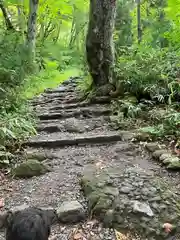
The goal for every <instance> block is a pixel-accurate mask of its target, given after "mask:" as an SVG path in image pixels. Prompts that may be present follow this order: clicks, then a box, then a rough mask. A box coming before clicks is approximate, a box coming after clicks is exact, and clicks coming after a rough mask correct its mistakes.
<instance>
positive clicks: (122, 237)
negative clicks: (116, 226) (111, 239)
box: [114, 230, 128, 240]
mask: <svg viewBox="0 0 180 240" xmlns="http://www.w3.org/2000/svg"><path fill="white" fill-rule="evenodd" d="M114 231H115V236H116V240H128V239H127V237H126V236H125V235H124V234H122V233H120V232H118V231H117V230H114Z"/></svg>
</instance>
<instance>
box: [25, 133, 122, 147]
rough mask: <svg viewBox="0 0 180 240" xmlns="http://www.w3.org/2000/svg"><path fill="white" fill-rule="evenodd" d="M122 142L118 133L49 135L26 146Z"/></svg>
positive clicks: (36, 137)
mask: <svg viewBox="0 0 180 240" xmlns="http://www.w3.org/2000/svg"><path fill="white" fill-rule="evenodd" d="M120 140H122V136H121V134H119V133H118V132H117V131H109V132H103V133H102V132H91V133H86V134H62V133H61V134H57V133H52V134H47V135H40V136H39V135H37V136H35V137H33V138H31V139H30V140H29V141H28V142H26V143H25V144H24V145H26V146H30V147H36V148H37V147H47V148H52V147H54V148H55V147H64V146H70V145H79V144H103V143H110V142H116V141H120Z"/></svg>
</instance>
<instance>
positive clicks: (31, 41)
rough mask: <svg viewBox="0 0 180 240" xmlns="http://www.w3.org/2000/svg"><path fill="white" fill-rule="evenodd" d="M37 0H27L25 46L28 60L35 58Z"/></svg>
mask: <svg viewBox="0 0 180 240" xmlns="http://www.w3.org/2000/svg"><path fill="white" fill-rule="evenodd" d="M38 4H39V0H29V18H28V31H27V47H28V53H29V57H30V60H31V61H32V62H34V60H35V50H36V21H37V10H38Z"/></svg>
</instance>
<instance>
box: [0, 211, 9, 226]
mask: <svg viewBox="0 0 180 240" xmlns="http://www.w3.org/2000/svg"><path fill="white" fill-rule="evenodd" d="M7 217H8V212H6V211H3V212H2V211H0V229H1V228H4V227H6V224H7V221H6V220H7Z"/></svg>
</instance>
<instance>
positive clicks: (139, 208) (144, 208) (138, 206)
mask: <svg viewBox="0 0 180 240" xmlns="http://www.w3.org/2000/svg"><path fill="white" fill-rule="evenodd" d="M132 204H133V211H134V212H138V213H142V214H145V215H147V216H149V217H153V216H154V213H153V211H152V210H151V208H150V206H149V204H147V203H142V202H139V201H132Z"/></svg>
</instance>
